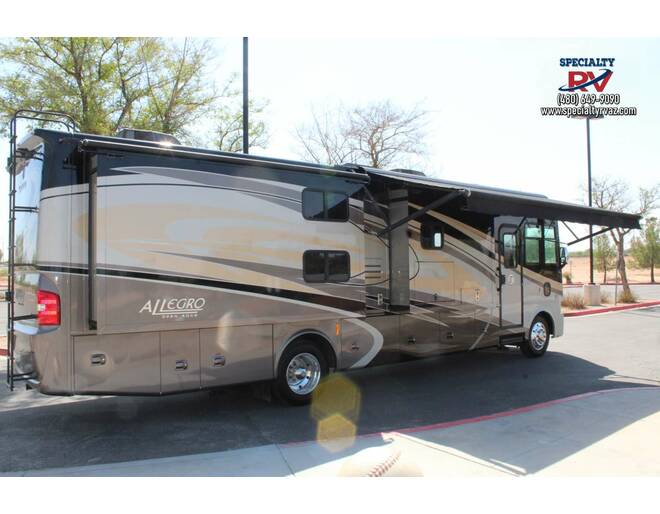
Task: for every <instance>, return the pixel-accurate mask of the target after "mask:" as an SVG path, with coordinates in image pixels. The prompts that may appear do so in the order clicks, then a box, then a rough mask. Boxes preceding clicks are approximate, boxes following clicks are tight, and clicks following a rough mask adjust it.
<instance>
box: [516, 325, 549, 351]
mask: <svg viewBox="0 0 660 514" xmlns="http://www.w3.org/2000/svg"><path fill="white" fill-rule="evenodd" d="M548 344H550V328H549V327H548V322H547V321H546V320H545V318H544V317H542V316H536V317H535V318H534V320H533V321H532V325H531V326H530V328H529V335H528V337H527V338H525V340H524V341H523V342H522V343H521V344H520V351H521V352H522V353H523V355H524V356H525V357H530V358H533V357H541V356H542V355H543V354H544V353H545V352H546V350H547V349H548Z"/></svg>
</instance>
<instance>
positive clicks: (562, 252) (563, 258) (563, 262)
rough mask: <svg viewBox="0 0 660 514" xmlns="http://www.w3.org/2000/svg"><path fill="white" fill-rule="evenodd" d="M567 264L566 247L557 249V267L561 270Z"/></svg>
mask: <svg viewBox="0 0 660 514" xmlns="http://www.w3.org/2000/svg"><path fill="white" fill-rule="evenodd" d="M566 264H568V246H566V245H562V246H560V247H559V266H560V267H561V268H563V267H564V266H566Z"/></svg>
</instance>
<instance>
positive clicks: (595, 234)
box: [566, 227, 616, 246]
mask: <svg viewBox="0 0 660 514" xmlns="http://www.w3.org/2000/svg"><path fill="white" fill-rule="evenodd" d="M615 228H616V227H610V228H604V229H602V230H599V231H598V232H594V233H593V234H591V235H589V236H584V237H581V238H580V239H575V240H574V241H571V242H570V243H566V245H567V246H571V245H574V244H575V243H579V242H580V241H584V240H585V239H590V238H592V237H596V236H599V235H601V234H604V233H605V232H609V231H610V230H614V229H615ZM571 232H572V231H571ZM573 235H575V234H573Z"/></svg>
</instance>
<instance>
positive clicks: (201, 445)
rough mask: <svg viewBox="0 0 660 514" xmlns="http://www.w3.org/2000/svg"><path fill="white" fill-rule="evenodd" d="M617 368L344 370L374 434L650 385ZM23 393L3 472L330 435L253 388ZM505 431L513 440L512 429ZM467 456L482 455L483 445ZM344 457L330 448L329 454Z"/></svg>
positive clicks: (0, 409) (7, 409) (506, 354)
mask: <svg viewBox="0 0 660 514" xmlns="http://www.w3.org/2000/svg"><path fill="white" fill-rule="evenodd" d="M612 373H613V371H612V370H610V369H608V368H606V367H602V366H599V365H595V364H593V363H591V362H589V361H587V360H584V359H580V358H577V357H574V356H571V355H567V354H563V353H559V352H551V351H550V352H548V353H547V354H546V356H545V357H544V358H543V359H525V358H524V357H522V356H520V355H519V353H518V352H517V351H496V350H486V351H481V352H475V353H471V354H455V355H447V356H443V357H439V358H434V359H427V360H422V361H411V362H406V363H401V364H396V365H388V366H381V367H375V368H368V369H364V370H359V371H355V372H350V373H345V374H342V375H343V376H344V377H345V378H347V379H348V380H349V381H350V382H351V383H352V384H354V386H355V390H356V391H357V392H358V394H359V404H358V408H357V409H356V410H355V412H354V413H353V414H352V416H353V419H352V420H351V421H353V422H354V424H355V427H356V430H357V433H358V434H366V433H372V432H380V431H394V430H397V429H402V428H406V427H414V426H421V425H428V424H434V423H440V422H445V421H452V420H458V419H463V418H469V417H475V416H483V415H486V414H491V413H496V412H501V411H505V410H508V409H513V408H517V407H523V406H527V405H531V404H534V403H539V402H544V401H548V400H553V399H558V398H564V397H567V396H571V395H575V394H579V393H585V392H589V391H595V390H601V389H607V388H620V387H630V386H634V385H639V384H636V383H634V382H625V381H608V380H604V378H605V377H607V376H609V375H611V374H612ZM3 378H4V377H3ZM14 395H16V397H10V395H9V393H6V392H2V393H0V471H1V472H7V471H19V470H28V469H41V468H51V467H69V466H81V465H88V464H99V463H109V462H121V461H129V460H136V459H148V458H159V457H172V456H177V455H186V454H194V453H205V452H217V451H222V450H231V449H238V448H245V447H253V446H260V445H267V444H271V443H289V442H294V441H305V440H314V439H315V438H316V437H317V431H318V424H317V420H316V419H315V418H314V416H316V417H317V418H318V417H319V416H318V413H315V412H314V411H313V410H312V409H310V408H309V407H299V408H291V407H286V406H282V405H280V404H278V403H268V402H265V401H263V400H260V399H257V398H255V396H254V394H253V393H252V389H251V388H250V387H247V386H246V387H236V388H232V389H227V390H224V391H221V392H218V393H215V394H213V395H211V394H209V393H208V392H198V393H190V394H183V395H176V396H166V397H150V398H149V397H147V398H145V397H99V398H93V399H87V397H86V398H85V399H84V400H83V399H81V398H72V399H62V398H56V397H47V396H43V395H40V394H38V393H36V392H34V391H22V392H16V393H14ZM337 404H338V405H341V401H339V402H338V403H337ZM331 414H332V413H328V412H324V413H323V415H324V416H328V415H331ZM643 414H644V413H643V412H640V413H639V415H643ZM349 417H350V416H349ZM504 419H506V418H504ZM622 422H626V421H625V420H624V421H622V420H620V419H618V418H617V419H616V420H612V422H611V423H603V424H602V425H601V426H600V427H599V428H600V430H601V433H599V434H600V435H599V437H601V436H604V435H606V434H607V433H608V432H609V431H611V430H617V429H618V428H620V423H622ZM628 422H630V421H629V420H628ZM502 433H503V436H505V435H506V427H505V423H503V427H502ZM474 444H477V445H478V441H475V442H474ZM468 446H469V445H468ZM463 450H464V451H466V452H471V451H475V452H478V447H477V446H469V447H466V448H463ZM489 452H490V453H488V454H486V455H483V458H484V459H497V456H498V454H497V452H496V451H495V452H493V451H490V450H489ZM333 458H335V457H334V456H333V455H332V453H330V452H329V453H328V459H329V460H331V459H333Z"/></svg>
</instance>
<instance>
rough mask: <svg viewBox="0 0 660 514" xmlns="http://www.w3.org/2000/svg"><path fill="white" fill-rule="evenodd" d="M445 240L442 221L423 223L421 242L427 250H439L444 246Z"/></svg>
mask: <svg viewBox="0 0 660 514" xmlns="http://www.w3.org/2000/svg"><path fill="white" fill-rule="evenodd" d="M443 241H444V234H443V232H442V224H441V223H434V222H427V223H422V227H421V230H420V243H421V245H422V248H424V249H426V250H439V249H440V248H442V244H443Z"/></svg>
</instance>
